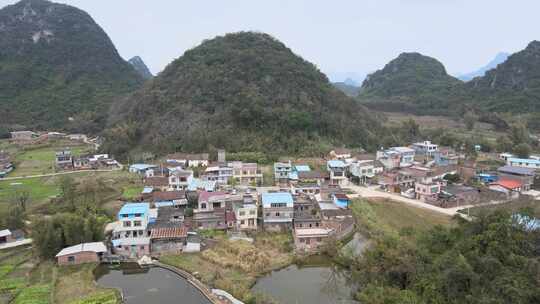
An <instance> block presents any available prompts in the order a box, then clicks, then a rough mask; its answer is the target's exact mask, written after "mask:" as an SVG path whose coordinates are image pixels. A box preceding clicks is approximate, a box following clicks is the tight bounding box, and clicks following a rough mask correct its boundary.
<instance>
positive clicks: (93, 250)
mask: <svg viewBox="0 0 540 304" xmlns="http://www.w3.org/2000/svg"><path fill="white" fill-rule="evenodd" d="M105 253H107V247H106V246H105V244H103V242H95V243H83V244H78V245H75V246H71V247H67V248H64V249H62V250H61V251H60V252H59V253H58V254H57V255H56V260H57V262H58V265H61V266H66V265H78V264H83V263H99V262H100V261H101V259H102V257H103V255H104V254H105Z"/></svg>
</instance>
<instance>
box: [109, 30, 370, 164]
mask: <svg viewBox="0 0 540 304" xmlns="http://www.w3.org/2000/svg"><path fill="white" fill-rule="evenodd" d="M110 125H111V126H112V127H111V128H110V130H109V132H108V135H109V137H110V138H111V141H110V142H109V143H110V144H109V145H108V146H106V147H108V149H110V150H112V151H115V152H116V153H117V154H118V153H122V152H126V151H127V150H128V148H127V147H130V146H134V145H135V146H143V147H145V149H152V150H154V151H160V152H162V153H163V152H164V151H172V150H183V151H202V150H207V149H212V148H213V147H224V148H227V149H228V150H232V151H265V152H268V153H276V152H278V151H287V152H293V153H294V152H297V151H304V152H305V151H313V152H315V151H318V150H319V149H320V146H321V145H324V144H329V143H342V144H343V143H346V144H349V145H357V146H359V145H362V146H374V145H375V144H374V141H375V139H376V138H377V137H376V135H375V133H376V132H378V131H379V129H378V128H379V124H378V122H377V121H376V120H375V118H374V117H372V116H371V115H368V113H367V112H366V110H365V108H364V107H362V106H361V105H359V104H358V103H357V102H356V101H355V100H353V99H351V98H348V97H347V96H345V95H344V94H343V93H341V92H339V91H338V90H337V89H335V88H334V87H333V86H332V85H331V84H330V83H329V81H328V79H327V78H326V76H325V75H324V74H322V73H321V72H320V71H319V70H318V69H317V68H316V67H315V66H314V65H313V64H311V63H309V62H307V61H305V60H303V59H302V58H300V57H298V56H296V55H295V54H294V53H293V52H292V51H291V50H290V49H288V48H287V47H286V46H285V45H284V44H283V43H281V42H279V41H277V40H276V39H274V38H272V37H271V36H269V35H266V34H261V33H253V32H241V33H234V34H228V35H225V36H222V37H216V38H214V39H211V40H206V41H204V42H203V43H202V44H201V45H199V46H197V47H195V48H194V49H191V50H189V51H187V52H185V54H184V55H183V56H182V57H180V58H178V59H177V60H175V61H174V62H172V63H171V64H170V65H169V66H168V67H167V68H166V69H165V70H164V71H163V72H162V73H160V74H159V75H158V76H157V77H155V78H154V79H153V80H152V81H150V82H148V83H147V84H146V85H145V87H144V88H143V89H141V90H139V91H137V92H135V93H134V94H132V95H131V96H129V97H128V98H125V99H124V100H122V101H120V102H118V103H117V104H115V106H114V108H113V111H112V114H111V118H110Z"/></svg>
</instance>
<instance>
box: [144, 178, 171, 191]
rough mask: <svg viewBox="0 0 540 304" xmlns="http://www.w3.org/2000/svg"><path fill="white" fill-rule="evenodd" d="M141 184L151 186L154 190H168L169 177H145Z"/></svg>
mask: <svg viewBox="0 0 540 304" xmlns="http://www.w3.org/2000/svg"><path fill="white" fill-rule="evenodd" d="M143 184H144V186H145V187H149V188H152V189H153V190H155V191H167V190H169V178H168V177H166V176H152V177H146V178H145V179H144V182H143Z"/></svg>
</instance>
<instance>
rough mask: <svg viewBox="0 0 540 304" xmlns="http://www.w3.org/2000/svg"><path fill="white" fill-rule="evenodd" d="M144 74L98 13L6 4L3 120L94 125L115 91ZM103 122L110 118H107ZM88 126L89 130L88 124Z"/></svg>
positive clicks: (1, 44)
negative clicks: (120, 48) (125, 57)
mask: <svg viewBox="0 0 540 304" xmlns="http://www.w3.org/2000/svg"><path fill="white" fill-rule="evenodd" d="M141 83H142V78H141V77H140V76H139V75H138V74H137V73H136V72H135V70H134V69H133V68H132V67H131V65H130V64H129V63H127V62H126V61H124V60H123V59H122V58H121V57H120V56H119V54H118V52H117V50H116V48H115V47H114V45H113V43H112V42H111V40H110V39H109V37H108V36H107V34H106V33H105V32H104V31H103V30H102V29H101V28H100V26H99V25H97V24H96V23H95V22H94V20H93V19H92V17H90V15H88V14H87V13H86V12H84V11H81V10H79V9H77V8H74V7H71V6H68V5H64V4H56V3H52V2H49V1H44V0H23V1H20V2H18V3H17V4H14V5H10V6H6V7H4V8H3V9H1V10H0V117H2V119H1V121H0V124H3V125H4V127H6V125H8V126H10V127H13V125H15V124H17V125H25V126H26V127H28V128H37V129H40V128H41V129H53V128H58V129H60V128H64V127H66V126H67V122H68V118H69V117H74V118H75V121H74V122H72V123H71V125H78V126H79V127H82V128H83V129H84V127H91V126H90V125H92V122H95V121H96V120H99V118H100V117H101V118H102V117H103V115H104V114H106V113H107V111H108V107H109V105H110V103H111V102H112V99H113V97H115V96H118V95H119V94H124V93H127V92H130V91H132V90H134V89H136V88H138V87H139V86H140V84H141ZM102 124H103V123H102ZM81 131H87V130H81Z"/></svg>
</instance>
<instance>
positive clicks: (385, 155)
mask: <svg viewBox="0 0 540 304" xmlns="http://www.w3.org/2000/svg"><path fill="white" fill-rule="evenodd" d="M414 156H415V151H414V150H413V149H411V148H409V147H392V148H390V149H387V150H384V151H377V156H376V157H377V160H378V161H380V162H381V163H382V164H383V165H384V167H385V168H386V169H388V170H391V169H395V168H405V167H409V166H412V165H413V163H414Z"/></svg>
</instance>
